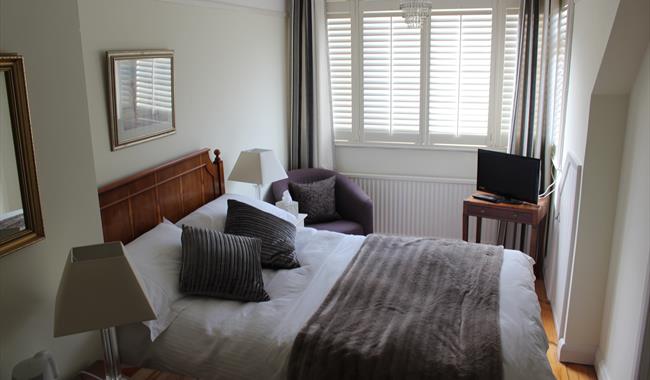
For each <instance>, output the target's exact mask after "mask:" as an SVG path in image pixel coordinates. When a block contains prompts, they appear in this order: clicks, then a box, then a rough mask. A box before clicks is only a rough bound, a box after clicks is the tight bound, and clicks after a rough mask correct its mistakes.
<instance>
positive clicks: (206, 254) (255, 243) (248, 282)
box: [179, 226, 270, 302]
mask: <svg viewBox="0 0 650 380" xmlns="http://www.w3.org/2000/svg"><path fill="white" fill-rule="evenodd" d="M181 239H182V247H183V248H182V255H181V270H180V277H179V287H180V290H181V292H183V293H184V294H188V295H199V296H209V297H216V298H225V299H230V300H236V301H254V302H261V301H268V300H269V299H270V298H269V295H268V294H267V293H266V291H265V290H264V280H263V278H262V266H261V264H260V251H261V249H262V241H261V240H260V239H255V238H249V237H244V236H235V235H228V234H224V233H222V232H218V231H212V230H208V229H204V228H196V227H190V226H183V234H182V238H181Z"/></svg>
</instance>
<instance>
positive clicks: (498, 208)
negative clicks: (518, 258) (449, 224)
mask: <svg viewBox="0 0 650 380" xmlns="http://www.w3.org/2000/svg"><path fill="white" fill-rule="evenodd" d="M492 195H493V194H487V193H484V192H476V193H474V195H472V196H469V197H467V198H466V199H465V201H464V202H463V230H462V231H463V240H465V241H469V239H468V238H469V231H468V230H469V217H470V216H474V217H476V242H477V243H480V242H481V224H482V223H481V222H482V220H483V219H484V218H488V219H496V220H499V221H503V222H514V223H521V224H528V225H530V226H531V229H530V233H531V235H530V246H529V249H528V254H529V255H530V257H532V258H533V259H534V260H535V261H536V262H537V264H535V270H536V272H535V273H536V274H537V275H539V274H540V273H541V271H540V269H541V266H542V259H543V258H544V256H543V255H539V256H538V254H537V252H539V251H542V252H543V249H544V244H543V242H544V235H545V233H546V228H545V227H546V217H547V214H548V208H549V197H543V198H540V199H539V202H538V203H537V204H532V203H526V202H523V203H521V204H512V203H505V202H498V203H497V202H491V201H485V200H483V199H482V198H481V197H482V196H492ZM479 196H480V197H479ZM523 245H524V242H523V241H522V242H521V246H522V248H523Z"/></svg>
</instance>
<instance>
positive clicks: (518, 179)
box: [476, 149, 540, 204]
mask: <svg viewBox="0 0 650 380" xmlns="http://www.w3.org/2000/svg"><path fill="white" fill-rule="evenodd" d="M539 169H540V160H538V159H536V158H530V157H523V156H517V155H515V154H507V153H501V152H494V151H491V150H485V149H479V150H478V173H477V176H476V188H477V189H478V190H481V191H485V192H488V193H492V194H495V195H497V196H500V197H503V198H505V200H510V199H512V200H519V201H524V202H530V203H534V204H537V199H538V196H539Z"/></svg>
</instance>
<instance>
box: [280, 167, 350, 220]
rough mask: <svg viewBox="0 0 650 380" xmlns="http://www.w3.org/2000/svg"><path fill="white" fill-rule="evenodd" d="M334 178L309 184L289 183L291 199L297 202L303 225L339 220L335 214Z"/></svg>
mask: <svg viewBox="0 0 650 380" xmlns="http://www.w3.org/2000/svg"><path fill="white" fill-rule="evenodd" d="M335 190H336V176H331V177H329V178H326V179H324V180H321V181H316V182H311V183H295V182H289V192H290V193H291V197H292V198H293V199H294V200H296V201H297V202H298V208H299V209H300V212H301V213H304V214H307V217H306V218H305V223H307V224H313V223H323V222H331V221H333V220H337V219H340V218H341V217H340V216H339V214H338V213H337V212H336V193H335Z"/></svg>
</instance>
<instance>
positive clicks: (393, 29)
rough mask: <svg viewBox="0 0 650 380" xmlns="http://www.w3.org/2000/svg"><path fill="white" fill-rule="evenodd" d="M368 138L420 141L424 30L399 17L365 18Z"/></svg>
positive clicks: (366, 119)
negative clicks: (421, 51)
mask: <svg viewBox="0 0 650 380" xmlns="http://www.w3.org/2000/svg"><path fill="white" fill-rule="evenodd" d="M363 128H364V137H365V139H366V141H389V142H416V141H417V139H418V133H419V130H420V30H419V29H409V28H408V27H407V25H406V23H405V22H404V18H403V17H402V16H401V15H399V16H375V15H366V16H364V17H363Z"/></svg>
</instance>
